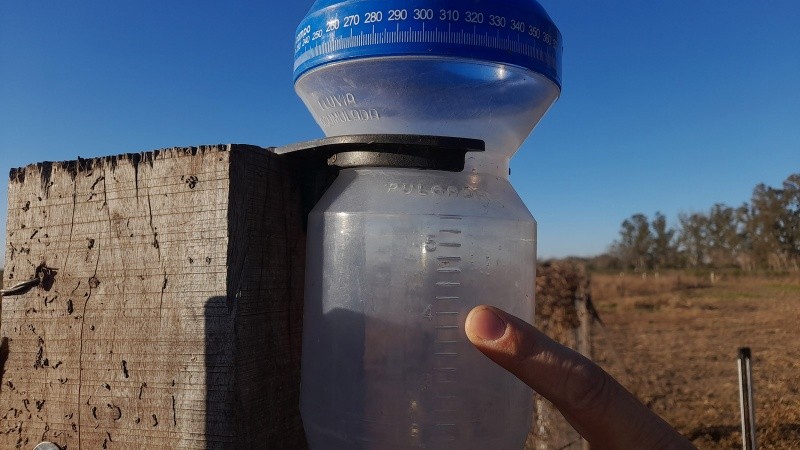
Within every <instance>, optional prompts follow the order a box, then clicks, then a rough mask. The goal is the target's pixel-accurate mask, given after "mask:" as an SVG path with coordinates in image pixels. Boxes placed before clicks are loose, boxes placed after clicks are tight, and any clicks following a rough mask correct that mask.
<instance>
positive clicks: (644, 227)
mask: <svg viewBox="0 0 800 450" xmlns="http://www.w3.org/2000/svg"><path fill="white" fill-rule="evenodd" d="M619 235H620V238H619V240H618V241H616V242H615V243H614V244H613V245H612V252H613V253H614V254H616V255H617V257H618V258H619V259H620V260H621V261H622V263H623V264H625V265H626V266H627V267H632V268H634V269H635V270H637V271H645V270H647V269H648V268H649V267H651V265H652V254H651V248H652V245H653V235H652V233H651V231H650V221H649V220H648V219H647V216H645V215H644V214H641V213H639V214H634V215H632V216H631V217H630V218H628V219H625V220H624V221H623V222H622V226H621V229H620V231H619Z"/></svg>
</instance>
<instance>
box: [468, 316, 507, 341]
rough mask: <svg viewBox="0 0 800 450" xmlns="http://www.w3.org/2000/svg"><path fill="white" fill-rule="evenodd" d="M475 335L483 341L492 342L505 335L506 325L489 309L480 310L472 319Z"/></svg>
mask: <svg viewBox="0 0 800 450" xmlns="http://www.w3.org/2000/svg"><path fill="white" fill-rule="evenodd" d="M472 328H473V330H474V331H475V334H476V335H477V336H478V337H479V338H481V339H483V340H484V341H493V340H495V339H498V338H500V337H501V336H503V335H504V334H505V333H506V323H505V322H504V321H503V319H501V318H500V317H499V316H498V315H497V314H495V313H494V312H493V311H492V310H491V309H482V310H480V311H478V312H477V313H476V314H475V317H473V318H472Z"/></svg>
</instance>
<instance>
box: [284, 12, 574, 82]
mask: <svg viewBox="0 0 800 450" xmlns="http://www.w3.org/2000/svg"><path fill="white" fill-rule="evenodd" d="M561 53H562V43H561V33H560V32H559V31H558V29H557V28H556V26H555V24H554V23H553V21H552V20H551V19H550V17H549V16H548V15H547V13H546V12H545V11H544V9H543V8H542V7H541V6H540V5H539V4H538V3H537V2H535V1H534V0H516V1H514V0H497V1H488V0H473V1H469V2H467V1H458V0H350V1H338V2H337V0H319V1H317V2H316V3H315V4H314V5H313V6H312V7H311V11H310V12H309V13H308V15H306V17H305V18H304V19H303V21H302V22H301V23H300V26H298V28H297V35H296V37H295V53H294V58H295V63H294V79H295V81H296V80H297V79H298V78H300V76H302V75H303V74H304V73H306V72H308V71H309V70H312V69H315V68H317V67H320V66H322V65H325V64H328V63H332V62H337V61H343V60H348V59H354V58H368V57H378V56H403V55H416V56H440V57H456V58H464V59H474V60H483V61H490V62H498V63H504V64H511V65H516V66H520V67H523V68H526V69H529V70H532V71H534V72H537V73H540V74H542V75H544V76H546V77H547V78H549V79H550V80H552V81H553V82H554V83H556V85H558V86H559V87H560V86H561Z"/></svg>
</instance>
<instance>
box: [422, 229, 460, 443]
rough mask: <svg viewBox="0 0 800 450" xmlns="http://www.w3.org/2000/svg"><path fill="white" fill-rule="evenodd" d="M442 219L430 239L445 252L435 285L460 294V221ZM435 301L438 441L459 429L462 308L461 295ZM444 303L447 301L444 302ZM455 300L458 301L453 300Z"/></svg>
mask: <svg viewBox="0 0 800 450" xmlns="http://www.w3.org/2000/svg"><path fill="white" fill-rule="evenodd" d="M439 219H440V220H442V221H447V222H444V223H441V226H440V227H438V228H439V233H438V235H436V236H430V237H429V238H430V240H431V241H434V243H435V245H436V248H437V249H438V250H439V251H442V252H444V253H445V254H444V255H442V256H439V257H438V258H437V260H438V262H439V265H438V267H436V274H441V278H439V280H436V281H435V286H436V287H438V288H440V289H443V290H446V292H454V293H456V294H461V291H460V289H461V287H462V281H463V280H464V279H463V278H461V274H462V273H463V272H462V271H463V269H462V266H461V261H462V258H461V256H460V252H461V251H462V250H461V246H462V244H461V242H459V238H460V237H461V236H462V232H461V230H460V229H458V228H456V227H454V226H453V225H454V224H453V222H452V221H454V220H462V217H461V216H457V215H444V216H439ZM435 299H436V301H435V302H434V304H433V305H431V312H432V313H433V317H435V320H434V322H435V323H434V325H435V341H434V346H433V347H434V348H433V351H434V357H435V358H437V361H438V362H437V363H436V366H439V367H435V368H434V374H435V381H436V386H437V388H436V393H437V394H439V396H438V397H437V398H439V399H444V398H446V399H448V400H450V401H448V402H447V404H440V405H438V407H439V409H437V410H435V411H434V418H433V420H435V421H436V422H438V423H436V427H438V429H439V430H441V431H440V432H437V433H436V434H438V436H437V437H436V439H438V440H440V441H445V442H448V441H456V437H457V433H458V429H457V428H456V424H455V423H454V422H453V414H452V413H453V412H455V411H456V410H457V409H458V408H460V403H461V402H460V401H459V400H460V399H459V398H458V397H457V396H455V395H451V394H453V393H454V392H456V391H455V389H456V386H457V385H458V382H459V378H460V377H459V375H460V372H459V370H458V366H459V360H460V357H459V356H460V353H459V352H460V350H461V345H462V344H463V342H464V341H463V337H462V335H463V331H462V328H463V324H462V323H461V320H460V316H461V312H462V311H460V309H462V308H463V307H464V305H463V304H462V303H461V301H462V296H461V295H436V296H435ZM443 302H447V303H443ZM456 302H458V303H456Z"/></svg>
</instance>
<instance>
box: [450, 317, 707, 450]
mask: <svg viewBox="0 0 800 450" xmlns="http://www.w3.org/2000/svg"><path fill="white" fill-rule="evenodd" d="M465 328H466V333H467V337H469V339H470V341H471V342H472V343H473V344H474V345H475V346H476V347H477V348H478V350H480V351H481V352H483V353H484V354H485V355H486V356H488V357H489V358H490V359H491V360H492V361H494V362H495V363H497V364H499V365H500V366H502V367H503V368H505V369H506V370H508V371H509V372H511V373H513V374H514V375H515V376H516V377H517V378H519V379H520V380H522V381H523V382H524V383H525V384H527V385H528V386H530V387H531V388H533V389H534V390H535V391H536V392H538V393H539V394H541V395H542V396H543V397H545V398H546V399H548V400H550V401H551V402H552V403H553V405H555V406H556V408H558V409H559V411H561V413H562V414H563V415H564V417H565V418H566V419H567V420H568V421H569V422H570V424H571V425H572V426H573V427H575V429H576V430H577V431H578V432H579V433H580V434H581V435H582V436H583V437H584V438H586V440H588V441H589V443H590V444H591V445H592V448H601V449H602V448H607V449H636V448H648V449H684V448H685V449H692V448H694V446H692V444H691V443H689V441H688V440H686V439H685V438H684V437H682V436H681V435H680V434H678V432H676V431H675V430H674V429H673V428H672V427H671V426H670V425H669V424H667V423H666V422H665V421H664V420H663V419H662V418H660V417H659V416H658V415H656V414H655V413H653V412H652V411H650V410H649V409H648V408H647V407H645V406H644V405H643V404H642V403H641V402H639V400H637V399H636V397H635V396H634V395H633V394H631V393H630V392H628V391H627V390H626V389H625V388H624V387H622V385H620V384H619V383H618V382H617V381H616V380H615V379H614V378H613V377H611V375H609V374H608V373H606V372H605V371H604V370H603V369H601V368H600V367H599V366H597V365H596V364H594V363H593V362H592V361H590V360H589V359H587V358H586V357H584V356H583V355H581V354H579V353H577V352H575V351H573V350H571V349H569V348H567V347H564V346H562V345H560V344H558V343H557V342H555V341H553V340H552V339H550V338H549V337H547V336H546V335H544V334H543V333H542V332H540V331H539V330H537V329H536V328H534V327H533V326H531V325H530V324H528V323H527V322H525V321H524V320H522V319H519V318H517V317H514V316H512V315H510V314H508V313H506V312H504V311H502V310H499V309H497V308H493V307H490V306H478V307H476V308H474V309H473V310H472V311H471V312H470V314H469V316H467V320H466V325H465Z"/></svg>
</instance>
